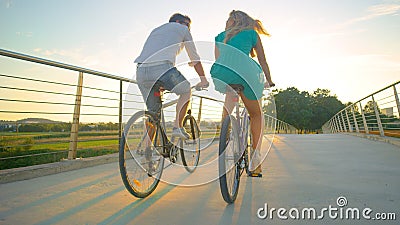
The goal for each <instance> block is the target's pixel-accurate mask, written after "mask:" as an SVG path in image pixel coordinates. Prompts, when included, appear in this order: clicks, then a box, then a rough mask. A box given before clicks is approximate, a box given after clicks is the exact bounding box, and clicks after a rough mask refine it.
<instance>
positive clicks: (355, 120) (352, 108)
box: [351, 105, 360, 133]
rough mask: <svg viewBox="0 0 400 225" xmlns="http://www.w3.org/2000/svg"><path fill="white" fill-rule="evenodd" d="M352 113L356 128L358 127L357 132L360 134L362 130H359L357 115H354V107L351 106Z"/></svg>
mask: <svg viewBox="0 0 400 225" xmlns="http://www.w3.org/2000/svg"><path fill="white" fill-rule="evenodd" d="M351 113H352V114H353V120H354V126H355V127H356V132H357V133H360V128H358V123H357V118H356V114H355V113H354V105H351Z"/></svg>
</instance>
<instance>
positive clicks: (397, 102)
mask: <svg viewBox="0 0 400 225" xmlns="http://www.w3.org/2000/svg"><path fill="white" fill-rule="evenodd" d="M393 91H394V97H395V98H396V105H397V114H398V115H399V118H400V101H399V96H398V94H397V90H396V85H395V84H394V85H393Z"/></svg>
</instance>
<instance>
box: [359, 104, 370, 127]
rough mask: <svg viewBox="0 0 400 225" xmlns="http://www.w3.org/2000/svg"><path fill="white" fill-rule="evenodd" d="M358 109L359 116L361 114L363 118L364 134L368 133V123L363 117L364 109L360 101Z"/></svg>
mask: <svg viewBox="0 0 400 225" xmlns="http://www.w3.org/2000/svg"><path fill="white" fill-rule="evenodd" d="M360 111H361V116H362V119H363V124H364V131H365V133H366V134H369V130H368V124H367V120H366V119H365V115H364V110H363V108H362V105H361V102H360Z"/></svg>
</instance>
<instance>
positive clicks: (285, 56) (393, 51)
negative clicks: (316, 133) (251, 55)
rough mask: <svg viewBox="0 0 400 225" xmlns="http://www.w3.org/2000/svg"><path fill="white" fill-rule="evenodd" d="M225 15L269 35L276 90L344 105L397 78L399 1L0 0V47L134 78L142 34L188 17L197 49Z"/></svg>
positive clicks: (0, 59)
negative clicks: (253, 22) (314, 94)
mask: <svg viewBox="0 0 400 225" xmlns="http://www.w3.org/2000/svg"><path fill="white" fill-rule="evenodd" d="M232 9H238V10H242V11H245V12H247V13H248V14H249V15H251V16H252V17H253V18H257V19H260V20H261V21H262V22H263V24H264V26H265V27H266V29H267V30H268V31H269V33H270V34H271V35H272V36H271V37H262V41H263V44H264V48H265V52H266V56H267V61H268V63H269V66H270V69H271V75H272V78H273V81H274V82H275V83H276V84H277V87H278V88H282V89H285V88H287V87H292V86H294V87H297V88H299V89H300V90H306V91H313V90H316V89H317V88H326V89H329V90H331V92H332V94H336V95H337V96H338V97H339V99H340V100H341V101H343V102H348V101H356V100H359V99H360V98H362V97H364V96H366V95H368V94H370V93H372V92H374V91H376V90H378V89H381V88H383V87H385V86H387V85H389V84H392V83H394V82H396V81H398V80H399V78H400V41H399V40H400V15H399V14H400V0H352V1H349V0H299V1H297V0H280V1H272V0H248V1H243V0H230V1H216V0H202V1H187V0H175V1H165V0H157V1H131V0H64V1H62V0H34V1H33V0H31V1H29V0H0V28H1V29H0V30H1V31H0V32H1V35H0V48H2V49H6V50H11V51H16V52H21V53H24V54H28V55H33V56H37V57H42V58H47V59H51V60H55V61H60V62H63V63H67V64H72V65H77V66H81V67H85V68H89V69H94V70H98V71H103V72H107V73H111V74H115V75H120V76H123V77H128V78H133V76H134V73H135V65H134V63H133V60H134V58H135V57H136V56H137V55H138V54H139V53H140V50H141V48H142V46H143V43H144V41H145V39H146V37H147V35H148V34H149V32H150V31H151V30H152V29H153V28H154V27H156V26H159V25H161V24H163V23H165V22H167V21H168V19H169V17H170V16H171V15H172V14H173V13H175V12H181V13H183V14H187V15H189V16H190V17H191V19H192V26H191V31H192V35H193V37H194V40H195V41H213V39H214V36H216V35H217V34H218V33H219V32H221V31H223V29H224V27H225V21H226V20H227V18H228V14H229V12H230V11H231V10H232ZM0 64H2V65H1V66H0V68H11V67H12V68H13V69H14V70H18V67H13V65H11V63H10V61H5V60H4V57H0ZM31 66H34V65H31ZM0 72H4V71H0ZM207 72H208V71H207ZM186 75H187V76H188V77H190V76H195V73H194V71H193V73H190V74H186ZM208 76H209V74H208Z"/></svg>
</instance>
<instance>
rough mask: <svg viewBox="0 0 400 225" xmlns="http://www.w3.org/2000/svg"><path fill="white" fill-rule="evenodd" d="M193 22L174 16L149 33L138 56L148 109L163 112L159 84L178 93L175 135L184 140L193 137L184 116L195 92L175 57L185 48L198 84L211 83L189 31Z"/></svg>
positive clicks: (139, 76)
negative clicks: (197, 78)
mask: <svg viewBox="0 0 400 225" xmlns="http://www.w3.org/2000/svg"><path fill="white" fill-rule="evenodd" d="M190 23H191V20H190V18H189V17H188V16H185V15H182V14H179V13H176V14H174V15H172V16H171V17H170V19H169V22H168V23H166V24H163V25H161V26H159V27H157V28H155V29H154V30H153V31H152V32H151V33H150V35H149V36H148V38H147V40H146V42H145V44H144V47H143V49H142V52H141V53H140V55H139V57H137V58H136V59H135V63H137V69H136V79H137V82H138V85H139V89H140V92H141V93H142V96H143V99H144V101H145V102H146V106H147V109H148V110H149V111H151V112H153V113H155V114H159V113H160V110H161V106H162V103H161V97H160V95H159V89H160V87H162V88H163V89H166V90H169V91H171V92H172V93H175V94H177V95H179V99H178V103H177V105H176V117H175V123H174V128H173V131H172V136H175V137H180V138H183V139H188V138H189V137H190V135H189V134H188V133H187V132H186V131H185V129H184V128H183V119H184V117H185V114H186V111H187V108H188V105H189V101H190V98H191V95H192V93H191V88H190V83H189V81H188V80H187V79H186V78H185V77H184V76H183V75H182V73H181V72H179V71H178V69H177V68H176V67H175V60H176V56H177V55H178V54H179V53H180V52H181V50H182V49H183V47H185V49H186V51H187V53H188V56H189V58H190V60H191V62H190V63H189V65H190V66H193V67H194V69H195V71H196V72H197V74H198V75H199V77H200V83H198V84H197V85H196V86H198V87H201V88H205V87H208V85H209V83H208V81H207V80H206V78H205V74H204V70H203V66H202V64H201V62H200V57H199V55H198V53H197V50H196V46H195V45H194V42H193V38H192V35H191V33H190ZM149 83H150V84H151V85H149Z"/></svg>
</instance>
